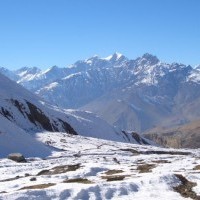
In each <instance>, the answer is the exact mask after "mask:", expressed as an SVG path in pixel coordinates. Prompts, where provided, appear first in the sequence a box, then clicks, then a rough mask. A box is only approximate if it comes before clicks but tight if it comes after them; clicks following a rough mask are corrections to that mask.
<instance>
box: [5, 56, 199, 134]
mask: <svg viewBox="0 0 200 200" xmlns="http://www.w3.org/2000/svg"><path fill="white" fill-rule="evenodd" d="M27 71H32V70H31V68H30V69H29V70H27V69H21V71H20V72H21V73H17V74H16V75H17V76H18V75H19V74H21V75H22V74H23V73H24V74H26V75H24V76H21V77H20V78H19V79H18V80H17V82H18V83H20V84H22V85H23V86H24V87H26V88H28V89H29V90H31V91H33V92H35V93H36V94H38V95H39V96H41V97H42V98H44V99H46V100H47V101H49V102H51V103H54V104H56V105H58V106H61V107H63V108H81V109H83V110H89V111H91V112H94V113H96V114H98V115H99V116H101V117H102V118H103V119H105V120H106V121H107V122H108V123H110V124H111V125H114V126H117V127H118V128H120V129H124V130H134V131H137V132H143V131H145V130H147V129H150V128H153V127H155V126H157V125H162V126H175V125H179V124H182V123H186V122H190V121H192V120H195V119H199V118H200V111H199V109H196V108H197V107H198V106H200V71H199V68H198V67H197V68H192V67H191V66H187V65H184V64H180V63H172V64H168V63H163V62H161V61H160V60H159V59H158V58H157V57H156V56H153V55H151V54H148V53H147V54H144V55H143V56H141V57H139V58H136V59H134V60H130V59H128V58H126V57H125V56H124V55H122V54H120V53H114V54H113V55H111V56H108V57H106V58H100V57H98V56H93V57H91V58H89V59H86V60H81V61H77V62H76V63H74V64H73V65H71V66H69V67H66V68H58V67H55V66H54V67H52V68H50V69H48V70H45V71H38V72H37V70H35V72H36V73H35V74H34V73H32V74H30V73H29V75H30V76H28V78H27ZM7 74H8V75H9V73H7ZM194 105H195V106H194ZM162 123H163V124H162Z"/></svg>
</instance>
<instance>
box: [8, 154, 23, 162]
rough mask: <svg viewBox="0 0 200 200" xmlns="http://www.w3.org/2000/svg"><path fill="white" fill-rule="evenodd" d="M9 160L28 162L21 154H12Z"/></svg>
mask: <svg viewBox="0 0 200 200" xmlns="http://www.w3.org/2000/svg"><path fill="white" fill-rule="evenodd" d="M8 159H10V160H13V161H15V162H27V161H26V159H25V158H24V156H23V155H22V154H21V153H11V154H9V155H8Z"/></svg>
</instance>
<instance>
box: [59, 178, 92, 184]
mask: <svg viewBox="0 0 200 200" xmlns="http://www.w3.org/2000/svg"><path fill="white" fill-rule="evenodd" d="M63 183H82V184H92V183H93V182H92V181H90V180H88V179H86V178H74V179H67V180H65V181H63Z"/></svg>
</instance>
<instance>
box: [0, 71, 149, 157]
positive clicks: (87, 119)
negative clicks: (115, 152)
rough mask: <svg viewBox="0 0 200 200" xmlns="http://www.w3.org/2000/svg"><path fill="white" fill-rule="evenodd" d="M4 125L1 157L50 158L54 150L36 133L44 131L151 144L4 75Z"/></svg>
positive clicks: (0, 88) (0, 116)
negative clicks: (53, 101)
mask: <svg viewBox="0 0 200 200" xmlns="http://www.w3.org/2000/svg"><path fill="white" fill-rule="evenodd" d="M0 124H1V126H0V157H5V156H7V155H8V154H9V153H12V152H20V153H23V154H24V155H25V156H47V155H48V154H50V153H51V150H50V149H48V148H47V147H46V146H45V145H44V144H41V143H39V142H38V141H36V139H35V134H36V133H37V132H41V131H50V132H56V131H57V132H65V133H68V134H71V135H84V136H90V137H96V138H102V139H107V140H113V141H121V142H133V143H145V142H146V143H147V141H146V140H145V139H143V138H140V136H139V135H137V136H136V135H135V134H134V133H130V134H129V133H126V132H121V131H120V130H116V129H114V127H112V126H111V125H109V124H108V123H106V122H105V121H104V120H102V119H100V118H99V117H98V116H96V115H94V114H92V113H90V112H84V111H76V110H65V109H60V108H58V107H56V106H53V105H51V104H49V103H47V102H45V101H44V100H42V99H41V98H39V97H38V96H36V95H35V94H33V93H31V92H30V91H28V90H26V89H25V88H23V87H22V86H20V85H19V84H17V83H15V82H14V81H12V80H10V79H8V78H7V77H5V76H4V75H1V74H0ZM138 137H139V139H138ZM134 138H136V139H134Z"/></svg>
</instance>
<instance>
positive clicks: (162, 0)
mask: <svg viewBox="0 0 200 200" xmlns="http://www.w3.org/2000/svg"><path fill="white" fill-rule="evenodd" d="M115 51H117V52H121V53H123V54H124V55H126V56H127V57H129V58H135V57H137V56H140V55H142V54H144V53H146V52H148V53H152V54H154V55H157V57H158V58H160V59H161V60H163V61H166V62H173V61H177V62H182V63H185V64H191V65H196V64H199V63H200V0H0V66H2V67H7V68H9V69H15V68H19V67H22V66H38V67H41V68H48V67H50V66H53V65H58V66H60V67H64V66H67V65H69V64H72V63H74V62H75V61H77V60H79V59H85V58H88V57H91V56H93V55H94V54H98V55H99V56H101V57H104V56H108V55H110V54H112V53H113V52H115Z"/></svg>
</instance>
